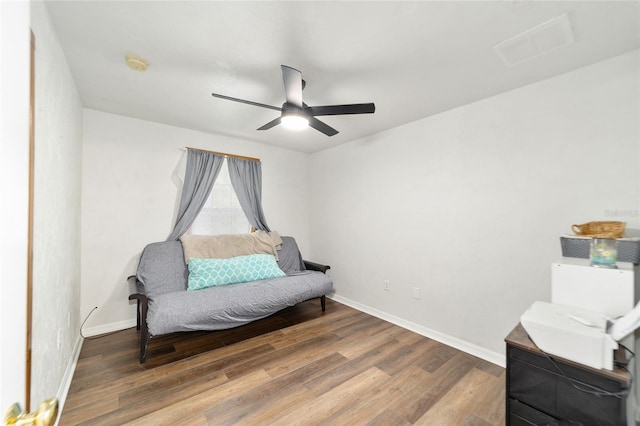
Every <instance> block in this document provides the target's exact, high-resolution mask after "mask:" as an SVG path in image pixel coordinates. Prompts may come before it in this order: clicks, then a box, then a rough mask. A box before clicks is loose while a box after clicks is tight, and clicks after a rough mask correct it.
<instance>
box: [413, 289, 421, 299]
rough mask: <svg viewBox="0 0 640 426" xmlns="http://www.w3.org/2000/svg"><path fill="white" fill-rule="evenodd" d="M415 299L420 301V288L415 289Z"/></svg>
mask: <svg viewBox="0 0 640 426" xmlns="http://www.w3.org/2000/svg"><path fill="white" fill-rule="evenodd" d="M413 297H414V298H416V299H420V287H414V288H413Z"/></svg>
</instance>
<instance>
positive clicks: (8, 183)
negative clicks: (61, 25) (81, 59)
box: [0, 1, 30, 412]
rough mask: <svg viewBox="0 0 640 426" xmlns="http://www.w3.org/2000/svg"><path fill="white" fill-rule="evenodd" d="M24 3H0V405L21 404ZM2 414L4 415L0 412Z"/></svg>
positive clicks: (26, 171) (25, 199)
mask: <svg viewBox="0 0 640 426" xmlns="http://www.w3.org/2000/svg"><path fill="white" fill-rule="evenodd" d="M29 40H30V34H29V3H27V2H6V1H0V93H1V94H2V96H0V199H2V200H3V209H2V210H3V211H2V220H3V222H4V223H5V224H6V225H5V226H3V230H2V238H0V301H1V302H0V342H2V344H1V345H0V346H1V349H0V407H1V408H2V410H6V409H7V408H9V406H10V405H11V404H13V403H14V402H18V403H19V404H20V405H21V406H22V407H23V408H24V407H25V405H26V397H25V396H26V395H25V393H26V383H25V371H26V358H25V348H26V341H27V339H26V330H27V317H26V306H27V244H28V233H27V228H28V223H27V218H28V211H29V209H28V208H29V63H30V60H29V54H30V53H29V52H30V47H29V46H30V42H29ZM3 412H4V411H3Z"/></svg>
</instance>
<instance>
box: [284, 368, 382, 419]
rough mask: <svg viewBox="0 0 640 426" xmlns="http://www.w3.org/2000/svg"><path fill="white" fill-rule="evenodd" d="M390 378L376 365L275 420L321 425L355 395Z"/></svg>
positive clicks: (347, 403)
mask: <svg viewBox="0 0 640 426" xmlns="http://www.w3.org/2000/svg"><path fill="white" fill-rule="evenodd" d="M388 379H389V375H387V374H386V373H385V372H383V371H381V370H379V369H378V368H376V367H371V368H369V369H367V370H365V371H363V372H362V373H361V374H359V375H357V376H355V377H353V378H352V379H350V380H348V381H346V382H344V383H342V384H341V385H339V386H336V387H335V388H333V389H332V390H331V392H327V393H325V394H323V395H321V396H319V397H316V398H313V399H309V400H307V401H305V402H303V403H302V404H300V405H299V406H298V407H297V408H296V409H295V410H293V411H292V412H290V413H288V414H287V415H285V416H282V417H280V418H278V419H277V420H275V421H274V422H273V423H272V424H273V425H274V426H277V425H283V426H284V425H287V426H288V425H292V424H298V425H320V424H326V423H327V419H328V418H329V417H331V415H333V414H334V413H336V412H338V411H341V410H342V409H344V408H345V407H347V406H349V404H351V403H352V402H353V396H354V395H359V394H361V393H363V392H366V391H367V390H369V389H371V388H372V387H375V386H378V385H379V384H380V383H381V382H383V381H386V380H388Z"/></svg>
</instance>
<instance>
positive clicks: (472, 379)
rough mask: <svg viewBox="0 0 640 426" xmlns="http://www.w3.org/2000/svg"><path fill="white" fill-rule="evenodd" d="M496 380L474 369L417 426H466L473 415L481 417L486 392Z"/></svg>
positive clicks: (419, 420)
mask: <svg viewBox="0 0 640 426" xmlns="http://www.w3.org/2000/svg"><path fill="white" fill-rule="evenodd" d="M496 380H497V378H496V377H495V376H493V375H491V374H489V373H486V372H484V371H482V370H480V369H478V368H472V369H471V370H470V371H469V373H468V374H466V375H465V376H464V377H463V378H462V379H460V380H459V381H458V382H457V383H456V384H455V385H454V386H453V387H452V388H451V389H450V390H449V392H447V393H446V394H445V395H444V396H443V397H442V398H440V399H439V400H438V402H436V403H435V404H434V405H433V407H431V409H429V410H428V411H427V412H426V413H425V414H424V415H423V416H422V417H421V418H420V419H418V420H417V421H416V422H415V424H416V425H443V426H457V425H461V424H464V423H465V422H466V421H467V419H469V418H471V417H472V416H473V415H475V416H476V417H479V416H477V411H478V410H479V409H482V406H483V405H485V404H486V401H485V399H486V396H487V394H486V390H487V389H490V388H491V387H492V386H493V385H494V382H495V381H496ZM483 420H484V419H483ZM485 421H486V420H485Z"/></svg>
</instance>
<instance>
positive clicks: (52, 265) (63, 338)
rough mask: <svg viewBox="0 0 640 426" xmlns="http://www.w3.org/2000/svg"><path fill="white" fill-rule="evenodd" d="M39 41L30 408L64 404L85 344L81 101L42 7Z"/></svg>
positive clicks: (35, 23) (35, 14)
mask: <svg viewBox="0 0 640 426" xmlns="http://www.w3.org/2000/svg"><path fill="white" fill-rule="evenodd" d="M31 3H32V4H31V28H32V30H33V33H34V35H35V39H36V51H35V53H36V57H35V71H36V76H35V77H36V78H35V81H36V85H35V95H36V103H35V107H36V108H35V183H34V222H33V235H34V241H33V252H34V254H33V317H32V318H33V334H32V336H33V337H32V342H33V344H32V389H31V400H32V405H33V406H34V407H36V408H37V406H38V405H39V404H40V403H41V402H42V401H43V400H45V399H47V398H52V397H58V398H59V399H61V400H62V399H64V397H65V396H66V391H67V388H68V385H69V383H70V381H71V376H72V374H73V366H74V362H75V358H76V357H77V355H78V352H79V348H80V345H81V339H80V334H79V329H80V315H79V313H80V195H81V181H82V175H81V172H82V168H81V161H82V103H81V101H80V96H79V95H78V92H77V90H76V87H75V83H74V81H73V77H72V75H71V71H70V70H69V67H68V65H67V62H66V59H65V56H64V52H63V51H62V47H61V46H60V43H59V41H58V37H57V35H56V33H55V30H54V28H53V27H52V24H51V21H50V19H49V14H48V12H47V10H46V7H45V5H44V3H43V2H40V1H34V2H31Z"/></svg>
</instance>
